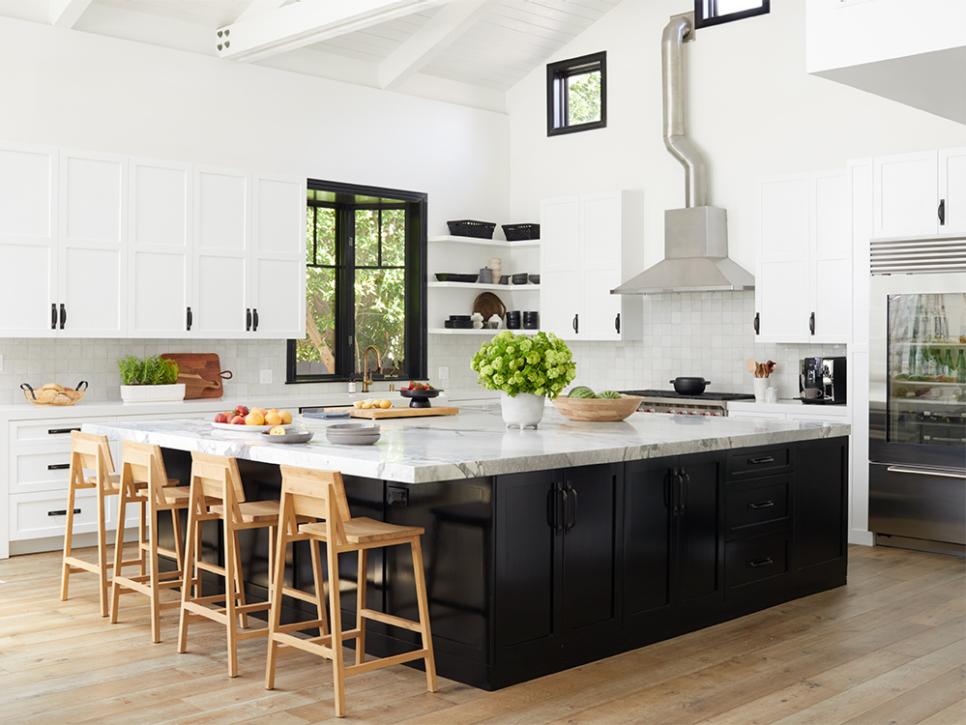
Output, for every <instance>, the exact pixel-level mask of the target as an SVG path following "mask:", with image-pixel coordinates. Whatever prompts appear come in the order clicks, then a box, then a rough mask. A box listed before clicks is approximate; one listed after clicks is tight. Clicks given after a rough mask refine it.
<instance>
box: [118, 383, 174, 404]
mask: <svg viewBox="0 0 966 725" xmlns="http://www.w3.org/2000/svg"><path fill="white" fill-rule="evenodd" d="M184 387H185V386H184V383H175V384H174V385H122V386H121V400H123V401H124V402H125V403H173V402H177V401H180V400H184Z"/></svg>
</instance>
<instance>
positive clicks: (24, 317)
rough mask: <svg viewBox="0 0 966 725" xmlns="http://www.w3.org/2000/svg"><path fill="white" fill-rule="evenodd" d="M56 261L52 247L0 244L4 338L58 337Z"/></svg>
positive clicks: (0, 326) (0, 309) (0, 313)
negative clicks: (3, 273)
mask: <svg viewBox="0 0 966 725" xmlns="http://www.w3.org/2000/svg"><path fill="white" fill-rule="evenodd" d="M55 259H56V249H55V248H54V246H53V245H52V244H32V243H28V242H22V243H13V242H5V241H0V269H2V270H5V271H6V274H5V275H4V281H3V284H0V336H3V337H47V336H51V335H56V334H57V332H56V330H55V329H54V328H55V327H56V321H57V308H56V303H55V300H56V297H55V283H56V277H55V269H54V263H55ZM51 305H54V307H53V308H52V307H51Z"/></svg>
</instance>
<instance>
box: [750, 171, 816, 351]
mask: <svg viewBox="0 0 966 725" xmlns="http://www.w3.org/2000/svg"><path fill="white" fill-rule="evenodd" d="M810 198H811V180H810V179H809V177H806V176H802V177H793V178H785V179H777V180H772V181H765V182H763V183H762V184H761V199H760V204H761V208H760V213H761V226H760V230H759V233H760V239H759V250H758V276H757V279H756V280H755V297H756V307H757V310H758V314H759V315H760V327H759V334H758V337H757V338H756V340H757V341H758V342H807V341H808V340H809V338H810V334H809V327H808V321H809V315H810V314H811V283H810V279H809V277H810V275H809V245H810V232H809V228H810V222H811V214H810V208H811V206H810Z"/></svg>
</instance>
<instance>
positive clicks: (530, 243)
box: [428, 234, 540, 249]
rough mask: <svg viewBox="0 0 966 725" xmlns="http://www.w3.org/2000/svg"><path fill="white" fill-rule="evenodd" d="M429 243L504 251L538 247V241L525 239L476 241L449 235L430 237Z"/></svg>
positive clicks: (471, 238)
mask: <svg viewBox="0 0 966 725" xmlns="http://www.w3.org/2000/svg"><path fill="white" fill-rule="evenodd" d="M428 241H430V242H446V243H448V244H475V245H477V246H484V247H502V248H504V249H521V248H526V247H539V246H540V240H539V239H525V240H523V241H520V242H507V241H504V240H502V239H477V238H476V237H454V236H453V235H451V234H443V235H440V236H436V237H430V238H429V240H428Z"/></svg>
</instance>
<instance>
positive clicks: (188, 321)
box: [184, 307, 195, 332]
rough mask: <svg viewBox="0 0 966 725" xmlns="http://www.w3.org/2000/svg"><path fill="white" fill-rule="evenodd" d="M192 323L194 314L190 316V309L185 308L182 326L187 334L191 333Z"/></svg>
mask: <svg viewBox="0 0 966 725" xmlns="http://www.w3.org/2000/svg"><path fill="white" fill-rule="evenodd" d="M194 321H195V316H194V314H192V312H191V308H190V307H188V308H186V309H185V321H184V324H185V329H187V330H188V332H191V325H192V323H193V322H194Z"/></svg>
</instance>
